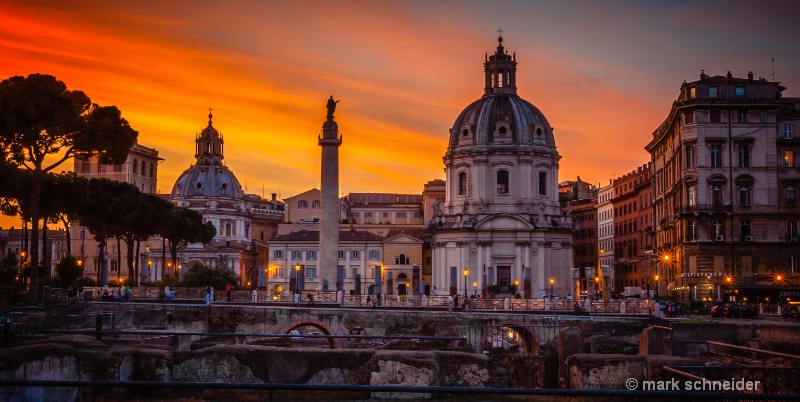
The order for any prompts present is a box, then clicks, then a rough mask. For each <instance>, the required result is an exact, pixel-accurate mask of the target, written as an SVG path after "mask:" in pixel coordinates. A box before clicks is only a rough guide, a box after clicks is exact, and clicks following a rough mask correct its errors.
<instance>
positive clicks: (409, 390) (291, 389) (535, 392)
mask: <svg viewBox="0 0 800 402" xmlns="http://www.w3.org/2000/svg"><path fill="white" fill-rule="evenodd" d="M0 386H2V387H17V388H14V389H7V391H8V393H9V395H19V394H21V393H23V392H24V391H25V389H26V388H30V387H45V388H54V387H55V388H61V391H62V392H65V393H69V392H70V390H71V388H78V389H81V390H83V391H84V392H87V393H88V394H83V395H76V397H77V399H81V396H83V397H84V399H91V400H93V399H95V398H99V399H112V398H113V399H114V400H119V399H120V397H121V395H120V392H119V390H120V389H125V390H126V391H127V392H132V391H136V392H139V393H147V394H149V395H159V396H160V397H164V394H165V393H166V394H167V396H168V397H178V396H181V395H176V393H180V392H183V393H186V392H189V393H191V392H192V391H194V392H195V393H196V392H198V391H209V390H212V391H227V390H250V391H253V392H263V393H264V394H257V396H261V397H262V398H263V399H265V400H268V401H272V400H286V399H300V398H303V397H312V398H313V397H315V396H316V397H317V398H319V399H322V398H325V399H328V398H332V397H334V396H337V395H343V396H344V397H345V398H346V399H349V400H372V398H373V396H382V395H387V396H388V395H397V394H402V395H404V398H403V399H406V398H409V397H415V399H419V398H422V397H424V398H425V399H453V398H455V397H460V398H464V397H467V399H473V398H474V396H479V397H478V399H481V400H508V399H509V398H514V400H517V399H518V398H519V397H520V396H545V397H551V398H569V397H572V398H575V397H578V398H580V399H588V398H598V399H600V400H609V398H624V399H630V398H634V399H636V400H647V399H648V398H670V399H684V398H685V399H687V400H762V401H763V400H796V398H797V396H796V395H786V394H745V393H736V392H688V391H638V390H634V391H629V390H589V389H585V390H584V389H548V388H490V387H486V388H477V387H448V386H402V385H332V384H272V383H241V382H237V383H205V382H160V381H51V380H0ZM73 391H74V390H73ZM337 393H343V394H337ZM384 393H386V394H384ZM230 395H231V394H230V392H224V393H223V392H220V393H217V394H215V396H217V397H225V398H230ZM248 395H251V394H250V393H248ZM122 398H125V397H124V396H122ZM337 399H338V398H337Z"/></svg>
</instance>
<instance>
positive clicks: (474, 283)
mask: <svg viewBox="0 0 800 402" xmlns="http://www.w3.org/2000/svg"><path fill="white" fill-rule="evenodd" d="M472 287H473V288H475V292H474V293H473V294H472V297H474V298H478V282H472Z"/></svg>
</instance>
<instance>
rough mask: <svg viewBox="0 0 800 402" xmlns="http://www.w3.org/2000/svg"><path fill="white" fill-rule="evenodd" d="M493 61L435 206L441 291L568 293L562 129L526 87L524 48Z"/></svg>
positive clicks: (500, 53)
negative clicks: (520, 81) (520, 86)
mask: <svg viewBox="0 0 800 402" xmlns="http://www.w3.org/2000/svg"><path fill="white" fill-rule="evenodd" d="M498 41H499V44H498V46H497V50H496V51H495V53H494V54H492V55H487V57H486V60H485V62H484V94H483V96H482V97H481V98H480V99H478V100H476V101H474V102H472V103H471V104H469V105H468V106H467V107H466V108H465V109H464V110H463V111H462V112H461V114H460V115H459V116H458V117H457V118H456V120H455V123H454V124H453V126H452V128H451V129H450V141H449V145H448V147H447V151H446V152H445V155H444V157H443V161H444V165H445V172H446V186H445V187H446V189H445V200H444V202H438V203H436V205H434V214H433V215H434V216H433V220H432V221H431V228H432V229H433V231H434V239H433V244H432V246H433V265H434V269H433V278H432V282H433V283H432V294H435V295H455V294H461V295H465V294H468V295H474V294H475V293H479V294H481V295H483V297H487V296H492V295H497V294H512V295H513V294H515V293H519V294H520V295H523V296H524V297H542V295H544V294H550V293H553V292H554V293H556V294H560V295H564V296H566V295H567V294H569V293H570V289H571V268H572V221H571V217H570V216H569V212H567V213H566V214H562V212H561V209H560V206H559V199H558V167H559V160H560V159H561V156H560V155H559V154H558V151H557V150H556V144H555V138H554V136H553V128H552V127H551V126H550V124H549V123H548V121H547V119H546V118H545V116H544V115H543V114H542V113H541V112H540V111H539V110H538V109H537V108H536V107H535V106H534V105H533V104H531V103H530V102H528V101H526V100H524V99H522V98H520V97H519V96H518V95H517V85H516V72H517V62H516V55H509V54H508V52H507V51H505V50H504V48H503V43H502V42H503V38H502V37H500V38H499V39H498Z"/></svg>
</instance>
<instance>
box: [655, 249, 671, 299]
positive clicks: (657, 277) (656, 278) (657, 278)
mask: <svg viewBox="0 0 800 402" xmlns="http://www.w3.org/2000/svg"><path fill="white" fill-rule="evenodd" d="M664 257H665V258H666V257H669V256H664ZM660 278H661V277H660V276H658V274H656V276H655V284H656V299H658V280H659V279H660Z"/></svg>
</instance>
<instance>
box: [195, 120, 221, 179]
mask: <svg viewBox="0 0 800 402" xmlns="http://www.w3.org/2000/svg"><path fill="white" fill-rule="evenodd" d="M211 110H212V109H211V108H209V109H208V126H207V127H206V128H204V129H203V131H201V132H200V134H197V137H195V140H194V141H195V154H194V157H195V159H197V164H198V165H221V164H222V159H223V158H224V155H223V153H222V146H223V143H224V141H223V140H222V133H220V132H219V131H217V129H215V128H214V126H213V125H212V124H211V119H212V117H213V115H212V114H211Z"/></svg>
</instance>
